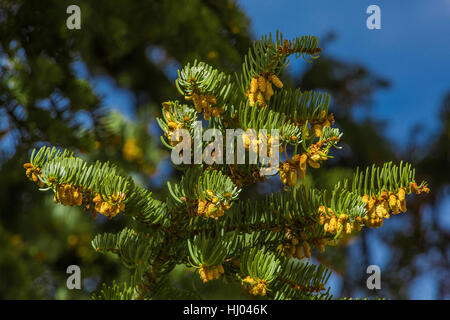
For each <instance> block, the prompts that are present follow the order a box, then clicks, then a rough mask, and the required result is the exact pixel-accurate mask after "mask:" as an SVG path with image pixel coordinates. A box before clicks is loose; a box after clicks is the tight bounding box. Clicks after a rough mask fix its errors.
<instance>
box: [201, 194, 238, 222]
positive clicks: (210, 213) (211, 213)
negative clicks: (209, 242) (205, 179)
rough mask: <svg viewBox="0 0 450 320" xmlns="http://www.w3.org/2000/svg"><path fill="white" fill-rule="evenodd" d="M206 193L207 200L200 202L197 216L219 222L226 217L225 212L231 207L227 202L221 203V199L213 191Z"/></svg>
mask: <svg viewBox="0 0 450 320" xmlns="http://www.w3.org/2000/svg"><path fill="white" fill-rule="evenodd" d="M206 193H207V199H199V200H198V207H197V214H198V215H203V216H204V217H206V218H214V219H216V220H217V219H219V218H220V217H222V216H223V215H224V213H225V210H228V209H230V207H231V205H230V203H229V202H228V201H226V200H225V201H224V202H220V200H219V198H218V197H217V196H216V195H214V193H213V192H212V191H211V190H207V191H206Z"/></svg>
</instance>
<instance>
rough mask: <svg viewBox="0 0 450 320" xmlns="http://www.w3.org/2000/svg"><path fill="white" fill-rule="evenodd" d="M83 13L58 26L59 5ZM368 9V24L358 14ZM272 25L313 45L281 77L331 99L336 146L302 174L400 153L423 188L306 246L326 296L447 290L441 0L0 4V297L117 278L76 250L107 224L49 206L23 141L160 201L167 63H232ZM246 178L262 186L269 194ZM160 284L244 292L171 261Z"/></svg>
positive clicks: (54, 293)
mask: <svg viewBox="0 0 450 320" xmlns="http://www.w3.org/2000/svg"><path fill="white" fill-rule="evenodd" d="M70 4H77V5H79V6H80V8H81V29H80V30H68V29H67V28H66V19H67V17H68V14H67V13H66V8H67V7H68V6H69V5H70ZM371 4H377V5H379V6H380V8H381V26H382V28H381V29H380V30H369V29H367V28H366V19H367V17H368V16H369V15H368V14H366V8H367V7H368V6H369V5H371ZM277 29H279V30H280V31H281V32H283V34H284V35H285V36H286V37H287V38H289V37H295V36H299V35H303V34H313V35H316V36H318V37H320V38H321V47H322V48H323V53H322V54H321V58H320V59H319V60H316V61H315V62H314V63H313V64H307V63H305V62H304V61H303V60H301V61H295V60H292V62H291V65H290V67H289V68H288V70H286V72H285V73H284V74H283V75H282V76H283V82H285V83H289V84H291V85H295V86H299V87H300V88H302V89H305V90H306V89H322V90H326V91H328V92H330V93H331V95H332V102H331V109H332V112H334V114H335V118H336V124H337V125H338V126H339V127H340V128H341V129H342V131H343V132H344V137H343V141H342V142H343V145H344V149H343V150H341V151H340V152H336V153H335V156H336V158H335V159H333V160H332V161H328V162H329V163H327V164H326V165H325V166H324V167H325V168H321V169H318V170H316V171H314V177H311V176H308V179H310V181H311V183H313V184H314V185H316V186H319V187H321V186H329V185H332V184H333V183H335V182H336V181H337V180H338V179H341V178H343V177H349V176H350V175H351V172H352V170H353V169H354V168H355V167H356V166H365V165H368V164H371V163H377V164H381V163H383V162H385V161H389V160H395V161H400V160H406V161H410V162H412V163H413V164H414V166H415V167H416V168H417V170H416V177H417V179H418V180H422V179H425V180H427V181H428V183H429V185H430V187H431V190H432V192H431V194H429V195H427V196H420V197H416V198H413V199H411V200H410V202H409V205H408V212H407V213H406V214H402V215H399V216H395V217H394V218H393V219H390V220H388V221H387V222H386V223H385V225H384V226H383V228H381V229H379V230H364V231H363V232H362V234H361V235H360V236H359V237H357V238H354V239H352V240H351V241H349V242H348V243H347V244H345V245H344V246H342V247H339V248H333V249H329V250H328V249H327V251H326V252H325V254H318V253H317V252H316V253H315V254H314V261H316V262H317V261H320V262H321V263H324V264H326V265H328V266H329V267H330V268H332V269H333V271H334V274H333V276H332V278H331V280H330V282H329V285H330V286H331V288H332V290H331V291H332V293H333V294H334V296H335V297H336V298H341V297H349V296H353V297H374V296H379V297H386V298H390V299H449V298H450V241H449V240H450V212H449V211H450V189H449V183H450V177H449V175H450V174H449V172H450V171H449V164H450V59H448V55H449V52H450V38H449V37H448V33H449V31H450V1H448V0H436V1H420V0H410V1H407V2H406V1H381V0H372V1H360V0H358V1H356V0H353V1H350V0H342V1H338V2H337V1H332V0H314V1H313V0H296V1H288V0H278V1H269V0H259V1H256V0H239V1H231V0H223V1H216V0H164V1H156V0H155V1H151V0H140V1H125V0H115V1H107V0H96V1H88V0H84V1H65V0H43V1H25V0H2V1H1V2H0V298H1V299H87V298H89V297H90V295H91V293H92V292H93V291H94V290H96V288H98V286H99V284H101V283H102V282H110V281H112V280H113V279H116V280H120V279H127V277H128V276H129V271H128V270H126V268H125V267H123V266H121V265H120V263H119V261H117V260H116V259H114V257H111V256H105V255H99V254H97V253H95V252H94V250H93V249H92V247H91V246H90V241H91V239H92V237H93V236H94V235H95V234H97V233H99V232H104V231H116V230H120V229H121V228H122V227H123V226H124V225H127V224H128V223H129V221H127V220H126V219H124V218H123V217H119V218H117V219H114V220H112V221H106V220H105V219H102V217H98V218H97V219H96V220H92V219H91V217H90V216H89V215H87V214H86V213H83V212H80V211H79V210H76V209H73V208H69V207H64V206H60V205H54V204H53V203H52V196H51V194H49V193H48V192H39V191H38V190H37V189H36V187H35V185H34V184H33V183H31V182H29V181H28V180H27V179H26V177H25V172H24V170H23V164H24V163H25V162H27V159H28V157H29V155H30V151H31V149H32V148H33V147H39V146H42V145H44V144H46V145H57V146H63V147H68V148H71V149H73V150H75V151H76V152H77V153H78V154H80V155H82V156H83V157H85V158H86V159H90V160H94V159H99V160H103V161H106V160H109V161H111V162H113V163H116V164H118V165H119V166H121V167H122V168H124V170H126V171H127V172H128V173H130V174H132V175H133V177H134V178H135V179H136V180H137V181H139V183H141V184H142V185H145V186H148V187H149V188H150V189H151V190H152V191H153V192H154V195H155V196H156V197H158V198H160V199H164V197H165V196H166V190H165V185H166V181H167V180H168V179H177V178H179V174H178V173H177V172H174V171H173V170H172V169H171V165H170V160H169V159H168V153H167V151H166V150H165V149H164V147H163V146H162V145H161V143H160V142H159V135H160V133H161V132H160V130H159V128H158V126H157V125H156V122H155V117H156V116H158V115H159V114H160V104H161V102H163V101H166V100H169V99H174V98H180V97H179V95H178V93H177V91H176V89H175V87H174V84H173V80H175V79H176V77H177V69H178V68H180V67H181V66H183V65H184V64H185V63H187V62H192V61H193V60H194V59H199V60H204V61H205V62H207V63H209V64H211V65H213V66H215V67H217V68H221V69H223V70H224V71H228V72H234V71H237V70H239V68H240V67H241V59H242V57H243V55H244V54H245V53H246V52H247V50H248V47H249V45H250V44H251V41H252V40H254V39H257V38H259V37H260V36H262V35H264V34H266V33H268V32H272V33H274V32H275V31H276V30H277ZM272 180H273V181H271V182H270V183H267V184H265V185H260V186H258V187H257V188H256V190H255V191H257V192H256V193H255V194H258V196H259V195H261V194H263V193H265V192H272V191H275V190H277V189H278V188H280V183H279V182H278V181H277V179H276V178H275V179H272ZM71 264H77V265H79V266H80V267H81V270H82V277H83V283H82V290H67V288H66V277H67V274H66V273H65V272H66V268H67V266H69V265H71ZM371 264H376V265H379V266H380V267H381V271H382V274H381V280H382V282H381V287H382V288H381V290H377V291H370V290H367V288H366V279H367V276H368V275H367V274H366V268H367V266H368V265H371ZM172 281H173V285H176V286H180V287H183V286H186V287H196V288H198V289H199V290H200V292H201V294H202V295H203V296H204V297H205V298H217V299H227V298H244V299H245V298H248V296H246V295H245V294H244V293H243V292H242V291H241V290H240V289H239V288H236V287H234V286H225V289H224V287H223V285H222V286H220V284H217V283H216V284H214V283H212V284H208V285H206V286H203V285H201V284H200V280H199V279H198V276H195V275H193V274H192V272H191V271H190V270H186V269H184V268H181V267H180V268H177V269H176V270H174V271H173V273H172Z"/></svg>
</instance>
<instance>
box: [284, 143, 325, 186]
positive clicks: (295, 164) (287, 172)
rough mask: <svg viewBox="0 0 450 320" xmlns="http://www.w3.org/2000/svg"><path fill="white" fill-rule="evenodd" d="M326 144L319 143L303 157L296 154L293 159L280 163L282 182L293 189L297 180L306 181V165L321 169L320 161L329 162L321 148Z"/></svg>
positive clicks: (310, 148)
mask: <svg viewBox="0 0 450 320" xmlns="http://www.w3.org/2000/svg"><path fill="white" fill-rule="evenodd" d="M323 145H324V142H323V141H322V142H317V143H316V144H313V145H311V146H310V147H309V150H308V151H307V152H305V153H303V154H302V155H299V154H296V155H294V156H293V157H292V159H287V160H286V161H285V162H281V163H280V167H279V172H280V180H281V182H282V183H283V184H284V185H287V186H289V187H293V186H295V185H296V183H297V179H298V178H300V179H301V180H304V179H305V176H306V164H308V165H309V166H310V167H312V168H320V161H323V160H327V159H328V158H327V155H326V152H325V151H323V150H322V149H321V148H322V146H323Z"/></svg>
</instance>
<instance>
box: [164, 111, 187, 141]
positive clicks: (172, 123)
mask: <svg viewBox="0 0 450 320" xmlns="http://www.w3.org/2000/svg"><path fill="white" fill-rule="evenodd" d="M163 105H164V104H163ZM164 108H165V110H164V113H165V116H166V118H167V132H164V135H165V136H166V137H167V138H168V139H169V142H170V145H171V146H175V145H176V144H177V142H178V141H179V137H175V139H174V141H172V137H173V134H174V132H175V131H176V130H178V129H181V128H182V127H183V123H181V122H180V121H177V120H176V119H175V118H174V117H172V115H171V114H170V111H169V110H167V107H166V105H164Z"/></svg>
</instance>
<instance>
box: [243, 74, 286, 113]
mask: <svg viewBox="0 0 450 320" xmlns="http://www.w3.org/2000/svg"><path fill="white" fill-rule="evenodd" d="M272 84H273V85H274V86H276V87H278V88H283V83H282V82H281V80H280V79H278V77H277V76H276V75H275V74H273V73H268V74H266V75H264V74H259V75H257V76H254V77H253V78H252V80H251V81H250V88H249V89H248V90H247V92H246V95H247V97H248V100H249V103H250V106H251V107H253V106H254V105H255V103H257V104H258V106H259V107H260V108H261V107H264V106H265V105H267V101H269V100H270V98H271V97H272V96H273V94H274V92H273V88H272Z"/></svg>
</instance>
